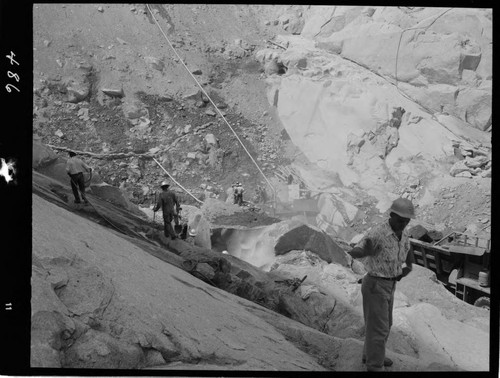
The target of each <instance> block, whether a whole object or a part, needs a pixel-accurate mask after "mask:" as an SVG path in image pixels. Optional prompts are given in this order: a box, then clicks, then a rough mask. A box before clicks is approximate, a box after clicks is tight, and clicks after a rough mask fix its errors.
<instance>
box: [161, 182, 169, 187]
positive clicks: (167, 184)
mask: <svg viewBox="0 0 500 378" xmlns="http://www.w3.org/2000/svg"><path fill="white" fill-rule="evenodd" d="M160 186H161V187H164V186H170V184H169V183H168V181H163V182H162V183H161V185H160Z"/></svg>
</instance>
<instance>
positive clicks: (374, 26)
mask: <svg viewBox="0 0 500 378" xmlns="http://www.w3.org/2000/svg"><path fill="white" fill-rule="evenodd" d="M491 13H492V12H491V10H488V9H448V8H446V9H441V8H406V7H380V8H372V7H333V6H332V7H321V6H264V5H252V6H249V5H207V4H201V5H200V4H198V5H196V4H164V5H154V6H151V8H148V7H146V6H144V5H134V4H117V5H111V4H102V5H99V4H36V5H34V9H33V22H34V28H33V32H34V46H33V47H34V59H35V60H34V104H33V106H34V112H33V128H34V146H33V147H34V154H33V158H34V160H33V167H34V168H35V169H36V173H34V176H33V177H34V189H33V190H34V193H36V195H35V196H34V204H36V205H34V210H33V211H34V213H33V214H34V225H35V226H36V227H34V239H33V240H34V243H33V246H34V259H33V262H34V265H33V277H34V278H33V280H34V290H38V291H40V293H41V294H40V298H45V297H46V299H48V301H44V300H42V299H41V300H40V301H37V302H36V303H35V302H34V305H33V314H32V315H33V329H32V332H33V335H35V337H34V338H33V341H32V343H33V345H34V352H33V353H32V358H33V360H32V364H33V365H36V366H42V365H43V364H45V363H46V364H48V365H43V366H63V367H64V366H68V367H70V366H71V367H79V366H81V367H101V366H106V367H125V368H146V367H155V368H168V369H176V368H179V369H199V368H204V369H222V370H225V369H237V370H239V369H241V370H248V369H250V370H252V369H257V370H273V369H277V370H302V369H303V370H323V369H330V370H363V366H362V365H361V363H360V362H359V359H358V358H357V356H358V355H359V351H360V348H361V347H362V339H363V334H362V333H363V331H362V318H361V308H360V303H359V287H358V285H357V284H356V283H355V281H357V278H358V277H359V276H360V275H361V274H362V273H363V268H362V266H359V265H355V266H353V269H354V271H353V270H351V269H350V268H348V266H349V264H348V261H347V260H346V257H345V255H344V250H346V249H347V248H348V243H349V242H350V241H352V240H355V239H356V238H359V237H360V235H361V234H362V233H363V232H364V231H365V230H366V229H367V228H368V227H370V226H371V225H372V224H373V223H374V222H377V221H378V220H380V219H381V218H382V216H383V212H384V211H385V210H386V209H387V207H388V206H389V204H390V201H391V200H392V199H394V198H395V197H397V196H400V195H401V196H404V197H408V198H411V199H412V200H413V201H414V203H415V204H416V205H417V211H418V218H417V220H416V221H412V224H410V227H411V226H412V225H414V224H423V225H424V226H426V227H431V228H435V229H437V230H438V231H442V232H447V231H449V230H458V231H464V230H466V231H467V232H468V233H470V234H477V235H483V236H488V235H489V233H490V229H489V222H490V218H491V210H490V192H491V189H490V186H491V134H490V132H491V128H492V125H491V118H490V117H491V81H492V74H491V72H492V64H491V39H492V36H491V34H492V31H491ZM155 21H157V22H158V23H159V25H160V26H161V27H162V29H163V30H164V31H165V33H166V35H167V36H168V38H169V41H170V43H172V45H173V47H174V48H175V52H176V53H177V54H179V55H176V54H175V53H174V52H173V50H172V48H171V46H170V44H169V42H168V41H167V40H166V39H165V38H164V36H163V35H162V34H161V32H160V30H159V28H158V26H157V24H156V22H155ZM436 51H439V52H440V53H439V54H436ZM179 57H180V58H181V59H182V61H183V62H184V63H186V64H187V67H188V70H189V73H188V72H187V71H186V70H185V69H184V68H183V67H182V65H181V61H180V60H179ZM193 77H195V78H196V79H197V80H198V81H199V83H200V84H201V85H202V87H203V90H204V91H205V92H206V93H207V94H208V95H209V97H210V98H208V97H207V96H205V94H204V93H202V91H201V90H200V88H199V87H197V85H196V83H195V81H194V80H193ZM212 101H213V102H214V103H212ZM214 104H215V105H216V106H217V109H215V107H214ZM219 111H220V112H221V113H222V115H224V116H225V119H223V118H222V117H221V114H220V113H219ZM226 121H227V122H228V123H229V124H230V125H231V127H232V128H233V130H234V131H235V133H236V135H238V137H239V138H240V140H241V141H242V143H243V146H242V145H240V144H239V143H238V141H237V140H236V138H235V135H234V134H233V131H232V130H231V129H230V128H229V127H228V125H227V123H226ZM47 146H49V148H48V147H47ZM67 149H73V150H77V151H79V152H81V154H82V156H83V157H84V159H85V160H86V161H88V162H89V163H90V164H91V165H92V166H93V167H94V175H93V177H92V180H91V183H90V187H89V190H90V193H91V194H90V198H91V201H92V204H93V206H94V207H93V208H92V209H84V210H83V211H80V210H78V209H75V208H74V206H72V205H71V197H72V195H71V192H70V190H69V188H67V187H66V186H67V183H66V175H65V173H64V168H63V167H64V162H65V151H67ZM247 152H248V153H250V154H251V156H252V157H253V158H254V159H255V161H256V162H258V164H259V167H260V169H261V172H262V173H263V174H264V175H265V177H263V175H262V174H261V173H260V172H259V170H258V169H257V168H256V167H255V165H254V164H253V162H252V161H251V159H250V158H249V156H248V155H247ZM153 158H154V159H156V160H157V161H158V162H159V164H160V165H161V167H159V166H158V164H157V163H156V162H155V160H153ZM163 169H165V170H166V171H167V172H168V174H169V175H170V176H167V174H166V173H165V172H164V170H163ZM164 178H166V179H170V180H172V181H173V180H174V179H175V180H176V182H178V183H179V184H180V185H182V187H184V188H187V190H188V191H189V193H190V194H188V193H186V192H185V191H183V190H181V188H180V185H174V190H176V191H177V192H178V193H179V195H180V196H181V197H182V202H183V204H184V207H185V213H184V214H183V216H184V217H185V218H186V219H188V223H189V224H194V223H196V224H197V225H199V227H197V228H198V231H199V233H198V235H197V236H196V238H195V240H194V244H195V246H193V245H191V244H188V243H185V242H183V241H179V242H178V243H172V242H168V241H167V240H165V239H164V238H163V237H162V236H161V232H159V230H160V228H161V225H159V223H158V219H156V223H155V222H153V219H152V218H153V216H152V213H151V210H150V209H149V205H150V204H151V203H152V201H154V198H155V192H156V191H157V185H158V184H159V182H161V181H162V180H163V179H164ZM234 181H240V182H242V183H243V185H244V187H245V188H246V194H245V198H246V199H248V200H250V201H252V202H255V203H257V206H258V207H259V208H261V209H262V210H263V211H261V212H256V213H253V212H249V211H246V210H244V209H240V208H237V207H235V206H233V205H231V204H229V203H225V204H224V203H222V202H220V201H219V200H226V197H228V192H227V189H228V188H229V187H230V185H231V183H232V182H234ZM290 183H291V185H290ZM269 184H270V185H269ZM42 198H43V199H42ZM195 198H196V199H195ZM229 200H230V198H229ZM46 201H50V202H52V203H54V204H57V206H59V207H53V205H50V204H49V203H47V202H46ZM200 202H203V205H202V204H201V203H200ZM137 205H139V206H140V208H141V209H142V211H141V210H140V209H139V208H138V207H137ZM63 209H65V210H63ZM66 210H69V211H71V212H74V211H80V213H79V214H80V215H81V216H83V218H87V220H84V219H83V218H79V217H78V216H77V215H75V214H72V213H68V212H67V211H66ZM471 210H473V211H471ZM103 215H104V216H105V218H103V217H102V216H103ZM53 217H56V218H57V217H60V218H61V219H66V220H67V221H68V222H67V224H66V223H64V222H63V223H64V224H62V225H59V226H58V225H51V224H50V222H42V221H41V219H52V218H53ZM288 218H291V219H288ZM106 219H107V220H108V221H110V222H111V223H112V224H114V225H116V226H117V227H118V228H119V229H121V231H122V232H120V231H119V230H117V229H115V228H113V227H111V229H113V231H112V232H110V231H109V230H104V229H101V228H100V226H97V225H95V224H93V223H92V222H88V221H90V220H91V221H94V222H97V223H100V224H101V225H103V226H106V227H108V228H109V227H110V222H108V221H106ZM200 219H202V221H201V223H199V221H200ZM287 219H288V220H287ZM81 222H84V223H82V224H85V226H81V227H82V228H81V229H80V228H74V225H76V224H80V223H81ZM57 223H58V224H59V223H61V222H57ZM304 224H307V226H306V229H307V231H306V233H305V234H304V235H303V234H302V233H301V232H300V233H299V232H296V231H297V230H302V229H299V227H301V225H304ZM59 228H60V229H59ZM49 230H58V232H57V235H58V236H57V237H55V238H54V239H53V240H52V239H50V238H48V237H47V235H48V233H49ZM115 231H119V232H120V233H122V234H124V235H126V236H123V235H122V236H121V237H119V236H118V234H116V233H115ZM123 231H124V232H123ZM287 233H288V234H287ZM290 234H291V235H293V236H294V237H292V239H291V240H289V241H288V242H285V241H286V240H287V239H286V237H289V235H290ZM71 235H72V236H71ZM74 235H80V236H79V238H80V239H82V240H80V239H78V240H79V241H78V242H75V240H76V239H74ZM85 235H87V236H88V235H93V236H92V238H90V239H89V238H88V237H85ZM94 235H95V236H94ZM285 235H287V236H286V237H285ZM299 235H302V236H303V240H302V239H300V238H298V236H299ZM317 235H319V236H317ZM282 237H283V238H285V239H280V238H282ZM325 237H328V242H325V240H326V239H324V238H325ZM299 239H300V240H299ZM280 240H281V242H280ZM284 240H285V241H284ZM332 240H334V241H332ZM75 243H76V244H75ZM332 243H334V244H332ZM108 244H109V245H108ZM289 244H293V245H296V248H295V249H297V250H294V249H293V248H288V245H289ZM78 246H80V247H81V248H80V247H78ZM113 246H114V247H113ZM277 246H280V248H281V247H283V246H284V247H283V251H282V252H283V253H284V255H282V256H279V257H276V256H275V251H277V249H276V247H277ZM117 248H118V249H119V250H120V256H119V258H118V259H117V258H116V257H117V256H116V254H115V251H116V250H117ZM200 248H201V249H200ZM280 248H278V249H280ZM96 250H99V251H100V252H102V254H96V253H93V252H92V251H94V252H95V251H96ZM302 250H303V251H302ZM222 251H229V254H227V255H226V254H225V255H221V254H220V252H222ZM326 251H327V252H326ZM89 253H90V254H89ZM311 253H312V255H311ZM276 254H278V253H276ZM151 255H152V256H154V257H151ZM196 256H198V257H196ZM199 256H203V257H204V258H206V259H207V261H208V262H210V263H202V264H199V266H200V268H199V269H200V272H202V276H201V278H202V280H204V281H205V283H209V284H210V283H211V284H213V285H214V286H216V287H217V288H215V287H214V286H212V285H206V284H205V283H203V282H201V281H199V280H194V278H193V273H192V272H191V273H192V275H188V274H186V272H190V271H191V270H190V264H191V263H192V260H193V259H198V258H199ZM220 256H224V258H223V260H224V261H227V262H229V263H230V266H231V270H230V272H228V271H227V269H226V268H224V269H225V270H224V269H223V267H224V266H226V267H227V265H226V263H222V262H221V261H222V260H220ZM158 259H160V260H162V261H161V262H160V263H158V261H159V260H158ZM148 264H149V265H148ZM158 264H160V265H158ZM183 264H184V265H183ZM186 264H187V265H186ZM256 267H258V268H260V269H258V268H256ZM151 269H152V270H154V272H153V271H152V270H151ZM150 270H151V273H150ZM129 271H130V272H129ZM129 274H131V280H130V283H129V282H128V281H127V280H126V279H124V278H123V277H124V276H127V275H129ZM305 275H307V276H308V277H307V279H306V281H304V283H303V284H302V285H301V289H300V290H297V291H293V292H292V291H291V290H290V288H289V285H291V284H293V282H295V281H293V280H296V279H300V278H302V277H304V276H305ZM72 277H81V278H82V280H81V282H82V284H81V285H80V282H79V281H80V280H79V278H72ZM175 277H177V278H178V279H174V278H175ZM198 278H200V276H198ZM141 279H142V280H145V281H144V285H143V284H142V283H139V281H140V280H141ZM276 281H280V282H281V283H277V282H276ZM134 282H135V283H136V284H134ZM430 282H432V283H430ZM424 283H425V284H427V285H431V286H429V288H428V290H426V292H429V293H432V295H429V296H424V297H422V294H421V293H420V292H415V290H414V288H415V287H423V286H422V285H424ZM158 287H162V288H164V287H168V288H172V290H173V292H174V293H172V292H170V291H169V295H166V294H165V293H164V292H163V291H161V290H160V291H158ZM132 289H134V290H132ZM136 289H137V290H138V291H137V290H136ZM221 289H222V290H221ZM96 290H97V291H98V292H99V293H101V294H102V295H101V294H100V296H97V297H95V298H94V297H93V296H92V297H89V296H88V293H89V292H94V291H96ZM42 293H43V294H42ZM86 293H87V294H86ZM175 293H177V294H178V296H177V297H178V299H179V301H176V302H175V303H174V302H172V301H171V295H172V294H175ZM181 293H182V295H183V297H182V298H180V297H179V295H181ZM188 293H190V294H189V295H191V294H192V295H191V296H192V298H193V301H192V302H190V301H191V299H190V300H189V303H187V305H186V303H185V298H184V294H185V295H188ZM202 293H203V294H202ZM398 295H399V301H400V302H399V305H398V306H397V307H398V308H397V309H396V310H395V319H396V318H397V324H396V321H395V330H394V333H393V335H392V336H391V340H390V347H389V349H390V352H389V353H392V354H390V355H391V356H392V357H395V358H396V360H397V364H395V366H394V367H393V368H392V369H393V370H484V369H486V368H487V366H488V361H487V356H488V343H487V339H488V337H487V336H488V321H487V319H488V313H487V312H485V310H482V309H477V308H474V307H472V306H469V305H464V304H463V302H458V303H457V300H455V298H454V297H453V296H452V295H451V294H450V293H449V292H447V291H446V290H445V289H444V288H442V287H441V286H440V284H439V283H436V282H434V281H433V276H432V274H431V275H429V273H428V271H425V272H422V271H420V270H418V269H417V270H416V272H415V274H412V276H411V277H410V278H408V280H407V284H406V285H405V284H402V285H401V289H400V293H399V294H398ZM75 298H79V299H80V301H78V300H75ZM241 298H245V299H241ZM247 301H250V302H247ZM421 302H423V303H421ZM221 303H223V305H221ZM464 306H465V307H464ZM332 307H333V308H336V311H332ZM205 309H210V311H211V312H210V313H211V316H210V317H209V318H210V319H212V318H213V320H214V321H215V320H216V323H217V324H215V326H216V327H215V329H217V330H218V331H217V332H220V333H221V335H219V336H220V337H219V336H218V334H217V333H212V332H208V330H207V329H206V328H203V327H201V326H200V324H201V323H200V322H207V317H205V316H204V315H203V314H204V311H205ZM170 310H171V311H170ZM153 313H154V314H158V315H155V316H156V317H155V316H153V315H152V314H153ZM228 313H229V314H233V315H234V314H240V313H242V314H245V315H244V316H243V318H244V319H245V320H244V321H243V320H242V319H241V318H240V317H239V316H233V317H230V316H228V315H227V314H228ZM417 314H421V315H422V316H419V315H417ZM424 315H425V316H424ZM124 316H125V317H126V318H123V317H124ZM453 316H455V317H456V319H452V318H453ZM210 319H209V320H208V321H211V320H210ZM297 321H298V323H297ZM124 324H127V325H130V326H124ZM165 324H173V326H172V328H169V329H168V330H167V332H166V333H165V332H163V331H164V330H165V328H164V325H165ZM120 327H121V328H120ZM253 327H256V329H259V330H262V332H261V334H254V333H253V332H252V329H253ZM124 328H125V329H124ZM209 328H210V327H209ZM211 328H213V327H211ZM211 328H210V329H211ZM202 329H203V330H202ZM236 329H238V330H239V332H241V333H240V334H239V336H238V337H237V338H236V339H235V338H234V337H235V333H234V332H233V331H234V330H236ZM454 329H463V330H464V332H466V333H467V335H469V336H470V339H471V340H472V341H471V342H472V343H473V344H474V346H475V350H476V353H475V354H474V355H470V356H464V355H463V353H462V351H461V350H460V349H459V348H457V347H456V346H457V345H459V344H460V340H459V335H458V334H453V332H451V331H452V330H454ZM443 330H450V332H445V331H443ZM200 332H202V334H200ZM259 332H260V331H259ZM267 332H270V334H269V335H268V336H269V337H268V338H267V339H266V340H267V341H266V342H265V343H264V344H263V347H262V349H261V350H257V349H255V348H254V346H255V345H259V344H260V343H261V341H260V340H261V336H262V337H267V336H263V335H264V334H265V333H267ZM429 332H430V333H429ZM186 335H189V336H186ZM450 335H451V336H450ZM284 339H286V340H287V341H286V342H284V344H282V341H283V340H284ZM242 340H254V342H252V343H251V344H252V345H247V344H246V341H245V343H242ZM278 342H279V344H277V343H278ZM276 345H279V348H277V347H276ZM431 351H432V352H431ZM268 355H272V356H275V357H276V358H274V357H273V358H268V357H267V356H268ZM291 355H293V356H294V358H292V359H290V358H287V357H289V356H291ZM259 356H260V357H259ZM287 361H295V363H296V365H294V364H292V363H289V362H287Z"/></svg>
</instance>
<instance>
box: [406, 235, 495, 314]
mask: <svg viewBox="0 0 500 378" xmlns="http://www.w3.org/2000/svg"><path fill="white" fill-rule="evenodd" d="M410 243H411V245H412V246H413V251H414V255H415V263H416V264H418V265H421V266H424V267H426V268H428V269H431V270H432V271H434V272H435V273H436V276H437V278H438V279H439V280H440V281H441V282H442V283H443V284H444V285H445V286H446V287H447V289H448V290H450V291H451V292H452V293H454V294H455V296H456V297H457V298H460V299H461V300H463V301H465V302H467V303H469V304H472V305H475V306H478V307H485V308H488V309H489V308H490V294H491V291H490V282H489V277H490V269H491V266H490V246H491V240H490V239H484V238H479V237H477V236H470V235H466V234H463V233H459V232H452V233H451V234H449V235H447V236H446V237H444V238H443V239H441V240H439V241H437V242H435V243H428V242H424V241H421V240H417V239H412V238H410Z"/></svg>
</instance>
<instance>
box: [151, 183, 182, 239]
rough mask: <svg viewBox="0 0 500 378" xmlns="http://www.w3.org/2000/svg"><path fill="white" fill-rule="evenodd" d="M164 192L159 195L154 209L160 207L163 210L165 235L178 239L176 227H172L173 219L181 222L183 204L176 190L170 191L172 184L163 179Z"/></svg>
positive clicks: (176, 222) (162, 187) (156, 209)
mask: <svg viewBox="0 0 500 378" xmlns="http://www.w3.org/2000/svg"><path fill="white" fill-rule="evenodd" d="M160 186H161V189H162V192H161V193H160V195H159V196H158V202H157V203H156V205H155V206H154V207H153V211H155V212H156V211H158V210H160V208H161V209H162V212H163V226H164V229H163V233H164V235H165V237H167V238H168V237H170V238H172V240H175V239H177V234H176V233H175V230H174V228H173V227H172V221H175V224H176V225H178V224H179V215H178V214H179V211H180V210H181V205H180V203H179V200H178V199H177V196H176V195H175V193H174V192H172V191H170V190H169V189H168V188H169V186H170V184H169V183H168V182H167V181H163V182H162V183H161V185H160Z"/></svg>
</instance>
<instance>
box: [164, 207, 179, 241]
mask: <svg viewBox="0 0 500 378" xmlns="http://www.w3.org/2000/svg"><path fill="white" fill-rule="evenodd" d="M175 218H176V219H178V218H177V217H175ZM172 220H174V215H173V214H168V213H167V214H163V226H164V227H163V234H164V235H165V236H166V237H167V238H168V237H169V236H170V237H171V238H172V239H175V238H177V235H176V234H175V231H174V228H173V227H172ZM177 222H178V220H177V221H176V224H177Z"/></svg>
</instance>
